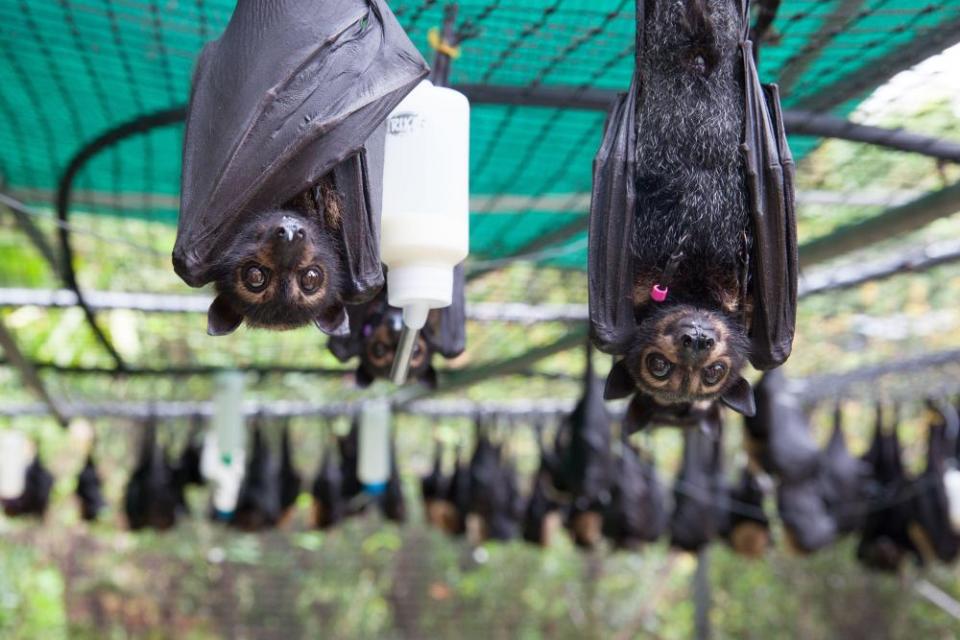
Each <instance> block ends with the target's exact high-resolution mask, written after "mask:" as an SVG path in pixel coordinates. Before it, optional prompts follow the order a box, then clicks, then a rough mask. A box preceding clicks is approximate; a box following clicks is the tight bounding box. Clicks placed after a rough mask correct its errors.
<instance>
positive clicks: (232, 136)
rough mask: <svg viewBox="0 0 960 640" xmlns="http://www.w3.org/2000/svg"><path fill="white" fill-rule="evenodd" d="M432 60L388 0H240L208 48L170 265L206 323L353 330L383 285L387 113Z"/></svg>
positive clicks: (215, 330)
mask: <svg viewBox="0 0 960 640" xmlns="http://www.w3.org/2000/svg"><path fill="white" fill-rule="evenodd" d="M426 74H427V65H426V63H425V62H424V61H423V59H422V58H421V57H420V54H419V53H418V52H417V49H416V48H415V47H414V46H413V44H412V43H411V42H410V40H409V39H408V38H407V36H406V34H405V33H404V31H403V29H402V28H401V27H400V25H399V24H398V23H397V20H396V18H395V17H394V15H393V13H392V12H391V11H390V8H389V7H388V6H387V4H386V3H385V2H383V0H290V1H286V2H269V3H265V2H262V1H260V0H241V1H240V2H238V3H237V5H236V8H235V10H234V12H233V15H232V16H231V18H230V22H229V23H228V24H227V27H226V30H225V31H224V32H223V35H221V37H220V38H219V39H218V40H216V41H213V42H210V43H208V44H207V45H206V46H205V47H204V49H203V51H202V52H201V54H200V58H199V61H198V62H197V66H196V70H195V72H194V76H193V86H192V91H191V95H190V105H189V108H188V112H187V125H186V132H185V136H184V147H183V173H182V180H181V200H180V220H179V226H178V228H177V241H176V245H175V246H174V250H173V266H174V269H175V271H176V272H177V274H178V275H179V276H180V277H181V278H182V279H183V280H184V282H186V283H187V284H189V285H190V286H193V287H199V286H203V285H204V284H207V283H208V282H214V283H215V286H216V289H217V294H218V295H217V297H216V299H215V300H214V302H213V303H212V304H211V305H210V309H209V312H208V327H207V329H208V332H209V333H210V334H212V335H223V334H227V333H230V332H232V331H234V330H235V329H236V328H237V327H238V326H239V325H240V324H241V323H242V322H244V321H245V322H246V323H247V324H248V325H251V326H259V327H268V328H272V329H289V328H292V327H298V326H302V325H305V324H307V323H309V322H313V323H315V324H316V325H317V326H318V327H319V328H320V329H321V330H323V331H324V332H327V333H343V332H345V331H346V330H347V318H346V312H345V310H344V306H345V305H348V304H360V303H362V302H365V301H366V300H369V299H370V298H371V297H372V296H374V295H375V294H376V293H377V291H379V289H380V287H381V286H382V285H383V271H382V267H381V264H380V255H379V236H380V224H379V216H380V200H381V197H382V193H381V192H382V182H381V178H380V176H381V173H382V165H383V156H382V152H383V135H382V131H383V130H382V129H381V130H380V132H379V133H377V134H376V135H373V134H374V132H375V131H376V130H378V128H379V127H380V126H381V124H382V123H383V121H384V120H385V118H386V116H387V115H388V114H389V113H390V111H391V110H392V109H393V108H394V107H395V106H396V105H397V104H398V103H399V102H400V100H402V99H403V97H404V96H405V95H406V94H407V93H408V92H409V91H410V90H412V89H413V87H414V86H415V85H416V84H417V83H418V81H419V80H420V79H421V78H423V77H424V76H425V75H426Z"/></svg>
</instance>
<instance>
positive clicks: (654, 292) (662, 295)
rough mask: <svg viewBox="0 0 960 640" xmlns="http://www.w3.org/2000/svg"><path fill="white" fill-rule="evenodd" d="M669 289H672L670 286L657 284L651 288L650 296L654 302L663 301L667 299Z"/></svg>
mask: <svg viewBox="0 0 960 640" xmlns="http://www.w3.org/2000/svg"><path fill="white" fill-rule="evenodd" d="M668 291H670V288H669V287H661V286H660V285H658V284H655V285H653V287H651V288H650V297H651V298H652V299H653V301H654V302H663V301H664V300H666V299H667V292H668Z"/></svg>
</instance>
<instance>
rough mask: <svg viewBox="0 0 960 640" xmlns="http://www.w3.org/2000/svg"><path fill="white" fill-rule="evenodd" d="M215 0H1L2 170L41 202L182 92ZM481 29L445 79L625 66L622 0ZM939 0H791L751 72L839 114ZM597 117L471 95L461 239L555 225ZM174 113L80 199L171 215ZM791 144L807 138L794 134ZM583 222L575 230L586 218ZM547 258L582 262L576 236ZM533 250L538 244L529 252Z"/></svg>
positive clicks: (538, 85)
mask: <svg viewBox="0 0 960 640" xmlns="http://www.w3.org/2000/svg"><path fill="white" fill-rule="evenodd" d="M233 4H234V3H233V2H228V1H226V0H167V1H161V0H157V1H154V2H146V1H143V2H141V1H138V0H123V1H117V0H20V1H15V0H7V1H6V2H3V3H0V55H2V61H0V182H2V184H3V188H4V189H5V190H7V191H8V192H9V193H11V194H13V195H15V196H17V197H19V198H21V199H23V200H25V201H27V202H29V203H32V204H35V205H50V203H51V202H52V199H53V194H54V193H55V191H56V188H57V183H58V180H59V179H60V177H61V175H62V172H63V171H64V169H65V167H66V166H67V164H68V162H69V161H70V159H71V157H72V156H73V155H74V154H75V153H77V151H78V150H80V149H81V148H82V147H83V146H84V145H85V144H86V143H89V142H90V141H91V140H93V139H94V138H96V137H97V136H98V135H100V134H102V133H103V132H105V131H107V130H108V129H110V128H111V127H115V126H117V125H120V124H122V123H125V122H128V121H130V120H132V119H135V118H137V117H140V116H143V115H145V114H149V113H153V112H156V111H158V110H162V109H166V108H170V107H176V106H180V105H183V104H184V102H185V101H186V99H187V95H188V91H189V82H190V74H191V69H192V67H193V64H194V61H195V60H196V57H197V54H198V52H199V51H200V48H201V47H202V45H203V44H204V42H206V41H208V40H210V39H212V38H215V37H217V35H218V34H219V33H220V31H221V30H222V29H223V27H224V25H225V24H226V22H227V20H228V18H229V15H230V12H231V10H232V8H233ZM391 4H392V8H393V9H394V11H395V12H396V14H397V16H398V17H399V19H400V21H401V23H402V24H403V25H404V27H405V28H406V29H407V30H408V32H409V34H410V37H411V38H412V40H413V41H414V42H415V43H416V44H417V45H418V46H419V47H421V48H422V50H423V52H424V55H425V56H426V57H427V58H428V59H431V57H432V56H431V52H430V51H429V48H428V46H427V31H428V30H429V29H430V28H431V27H436V26H439V25H440V24H441V21H442V14H443V5H442V4H441V3H438V2H435V1H433V0H417V1H413V2H411V1H407V0H396V1H395V2H393V3H391ZM459 17H460V20H469V21H471V22H472V23H473V24H475V25H476V26H477V27H478V28H479V35H478V36H476V37H475V38H473V39H471V40H468V41H467V42H466V43H465V44H464V45H463V55H462V57H460V58H459V59H458V60H456V61H455V63H454V65H453V74H452V83H453V84H454V85H455V86H456V85H492V86H497V87H502V88H514V89H516V90H517V92H518V93H519V96H520V98H521V101H522V98H523V95H524V93H526V94H531V93H532V92H534V91H535V90H538V89H542V88H547V89H551V88H555V89H563V90H565V91H569V92H571V93H570V95H573V96H576V95H577V92H578V91H579V92H583V91H586V90H597V89H600V90H623V89H625V88H626V86H627V85H628V83H629V79H630V74H631V71H632V68H633V37H634V24H633V20H634V0H590V1H587V0H521V1H514V2H504V1H501V0H463V1H462V2H461V3H460V13H459ZM958 22H960V20H958V16H957V12H956V8H955V7H951V6H950V3H928V2H920V1H918V0H862V1H855V2H851V1H850V0H829V1H826V0H791V1H789V2H784V3H783V5H782V6H781V8H780V10H779V15H778V17H777V20H776V23H775V25H774V29H773V31H772V33H771V34H770V37H768V38H767V40H768V42H765V43H764V44H763V48H762V56H761V76H762V78H763V79H765V80H779V81H780V82H781V84H782V88H783V93H784V96H785V98H784V106H785V107H786V108H798V107H799V108H805V109H816V110H820V111H829V112H835V113H840V114H843V113H847V112H849V111H850V110H851V109H852V108H853V107H854V106H855V105H856V103H857V102H858V100H860V99H862V97H863V96H864V95H865V94H866V92H868V91H869V90H870V89H872V88H874V87H875V86H876V85H877V84H878V83H880V82H881V81H882V80H884V79H885V78H887V77H889V76H890V75H891V74H892V73H893V72H894V71H896V70H897V69H899V68H904V67H905V66H909V65H910V64H912V63H914V62H916V61H918V60H919V59H922V58H923V57H924V56H925V55H929V54H930V53H931V52H935V51H938V50H939V48H942V46H943V41H944V36H945V35H949V36H951V37H952V36H953V35H955V33H956V30H957V27H958ZM603 119H604V114H603V113H602V111H600V110H590V109H581V108H569V107H565V106H557V107H544V106H523V105H497V104H476V105H474V108H473V115H472V123H471V126H472V130H471V181H472V184H471V192H472V197H473V201H472V213H473V215H472V220H471V223H472V224H471V232H472V237H471V243H472V252H473V253H474V255H475V256H476V257H478V258H487V259H490V258H502V257H505V256H510V255H514V254H517V253H521V252H523V251H524V250H525V249H528V248H530V247H531V246H534V245H532V243H535V242H536V241H537V240H538V239H542V238H543V237H545V236H546V237H548V238H549V234H550V232H552V231H555V230H557V229H560V228H570V226H571V225H574V226H575V227H576V225H577V221H578V220H579V219H580V218H582V216H583V214H584V213H585V212H586V207H587V204H588V202H589V200H588V198H587V197H585V194H587V193H588V192H589V189H590V167H591V161H592V157H593V154H594V152H595V150H596V147H597V144H598V142H599V138H600V134H601V129H602V125H603ZM181 136H182V126H180V125H178V124H176V125H171V126H165V127H161V128H157V129H153V130H151V131H150V132H149V133H147V134H145V135H141V136H136V137H133V138H130V139H128V140H126V141H124V142H122V143H120V144H117V145H115V146H111V147H110V148H108V149H107V150H105V151H104V152H102V153H99V154H97V155H96V156H95V157H94V158H93V159H92V160H91V162H90V163H89V164H87V165H86V166H85V167H84V169H83V170H82V171H81V172H80V175H79V176H78V179H77V182H76V185H75V188H76V195H75V198H74V200H73V205H74V208H79V209H82V210H85V211H95V212H101V213H106V214H115V215H122V216H127V217H142V218H146V219H151V220H155V219H159V220H165V221H169V222H171V223H172V222H174V220H175V218H176V212H177V205H178V185H179V175H180V144H181ZM791 142H792V145H793V147H794V151H795V154H796V155H797V156H802V155H803V154H804V152H806V151H807V150H808V149H810V148H811V146H812V145H814V144H815V143H816V139H813V138H806V139H804V138H800V137H794V138H793V139H792V140H791ZM580 228H581V229H582V227H580ZM582 233H583V232H582V231H580V234H581V236H580V237H578V236H577V234H576V233H571V234H564V236H565V237H563V238H562V239H563V240H564V242H565V243H569V244H570V248H569V250H567V251H565V252H562V253H560V254H559V255H554V256H553V257H551V258H550V260H552V261H553V262H554V263H559V264H563V265H570V266H583V265H584V264H585V251H586V249H585V243H584V242H583V241H582ZM541 248H542V247H541Z"/></svg>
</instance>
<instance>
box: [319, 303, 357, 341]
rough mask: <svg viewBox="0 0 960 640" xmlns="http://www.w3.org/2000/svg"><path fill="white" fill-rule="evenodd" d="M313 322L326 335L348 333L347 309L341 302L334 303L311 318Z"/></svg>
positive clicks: (344, 334) (343, 334)
mask: <svg viewBox="0 0 960 640" xmlns="http://www.w3.org/2000/svg"><path fill="white" fill-rule="evenodd" d="M313 324H315V325H317V329H320V331H323V332H324V333H325V334H327V335H328V336H336V337H340V336H348V335H350V318H348V317H347V310H346V309H345V308H344V307H343V305H342V304H335V305H333V306H332V307H330V308H329V309H326V310H325V311H324V312H323V313H321V314H320V315H318V316H317V317H316V318H314V319H313Z"/></svg>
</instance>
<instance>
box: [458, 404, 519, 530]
mask: <svg viewBox="0 0 960 640" xmlns="http://www.w3.org/2000/svg"><path fill="white" fill-rule="evenodd" d="M475 431H476V445H475V447H474V450H473V456H472V457H471V458H470V466H469V478H470V481H469V486H470V489H469V494H470V500H469V507H468V517H467V534H468V537H469V538H470V541H471V542H472V543H474V544H479V543H480V542H483V541H484V540H488V539H493V540H509V539H511V538H514V537H516V536H517V535H518V533H519V531H518V527H519V523H518V522H516V520H517V514H516V511H515V509H516V507H517V494H518V492H517V487H516V474H515V472H514V470H513V467H512V466H511V465H509V464H505V463H504V460H503V455H502V454H503V450H502V445H495V444H494V443H493V442H492V441H491V440H490V438H489V435H488V433H487V426H486V424H484V422H483V420H482V419H480V418H478V419H477V421H476V424H475Z"/></svg>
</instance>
